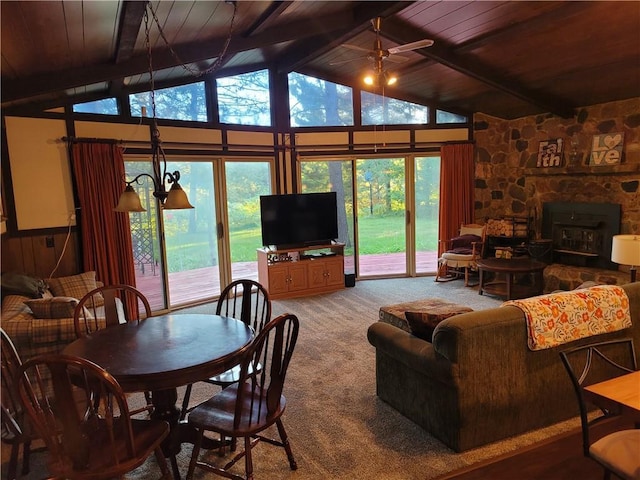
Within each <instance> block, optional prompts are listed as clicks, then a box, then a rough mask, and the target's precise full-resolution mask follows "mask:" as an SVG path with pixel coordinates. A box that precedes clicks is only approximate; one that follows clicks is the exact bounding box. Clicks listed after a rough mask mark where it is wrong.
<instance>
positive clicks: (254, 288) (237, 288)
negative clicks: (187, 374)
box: [180, 279, 271, 420]
mask: <svg viewBox="0 0 640 480" xmlns="http://www.w3.org/2000/svg"><path fill="white" fill-rule="evenodd" d="M216 315H222V316H224V317H231V318H236V319H238V320H242V321H243V322H244V324H245V325H248V326H250V327H251V328H253V331H254V332H255V333H256V334H257V333H259V332H260V330H262V327H263V326H264V325H265V324H266V323H267V322H268V321H269V320H271V300H270V299H269V292H267V290H266V289H265V288H264V286H262V284H260V283H259V282H256V281H255V280H250V279H241V280H235V281H233V282H231V283H230V284H229V285H227V286H226V287H225V288H224V290H222V293H221V294H220V298H219V299H218V304H217V306H216ZM239 378H240V367H239V366H236V367H233V368H230V369H229V370H227V371H225V372H223V373H221V374H219V375H216V376H214V377H211V378H209V379H207V380H204V381H205V382H207V383H210V384H212V385H218V386H220V387H222V388H225V387H228V386H229V385H232V384H234V383H237V382H238V380H239ZM192 388H193V385H192V384H189V385H187V388H186V390H185V393H184V397H183V399H182V409H181V412H180V420H184V419H185V417H186V415H187V413H188V412H189V400H190V398H191V390H192Z"/></svg>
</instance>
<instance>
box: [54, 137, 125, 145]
mask: <svg viewBox="0 0 640 480" xmlns="http://www.w3.org/2000/svg"><path fill="white" fill-rule="evenodd" d="M60 140H62V141H63V142H68V143H107V144H110V145H118V144H122V143H124V140H116V139H113V138H88V137H62V138H61V139H60Z"/></svg>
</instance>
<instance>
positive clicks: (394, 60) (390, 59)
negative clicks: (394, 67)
mask: <svg viewBox="0 0 640 480" xmlns="http://www.w3.org/2000/svg"><path fill="white" fill-rule="evenodd" d="M384 60H385V61H387V62H391V63H404V62H406V61H407V60H409V59H408V58H407V57H403V56H402V55H391V54H390V55H389V56H388V57H384Z"/></svg>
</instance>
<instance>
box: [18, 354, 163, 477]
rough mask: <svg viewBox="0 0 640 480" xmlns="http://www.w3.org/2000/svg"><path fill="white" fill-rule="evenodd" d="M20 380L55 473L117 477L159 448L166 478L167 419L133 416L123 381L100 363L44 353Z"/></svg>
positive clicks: (30, 362)
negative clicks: (46, 383) (164, 445)
mask: <svg viewBox="0 0 640 480" xmlns="http://www.w3.org/2000/svg"><path fill="white" fill-rule="evenodd" d="M45 374H48V375H50V376H51V379H52V384H53V393H50V391H47V389H46V388H45V386H44V382H43V375H45ZM16 381H17V389H18V393H19V395H20V399H21V402H22V405H23V406H24V408H25V411H26V412H27V414H28V416H29V419H30V421H31V423H32V424H33V426H34V428H35V430H36V431H37V432H38V435H39V436H40V438H42V439H43V440H44V443H45V445H46V447H47V450H48V451H49V458H48V463H47V467H48V472H49V474H50V475H51V476H52V477H54V478H69V479H74V480H100V479H108V478H119V477H121V476H122V475H124V474H125V473H127V472H129V471H131V470H133V469H135V468H137V467H139V466H140V465H142V464H143V463H144V462H145V460H146V459H147V457H149V455H151V454H152V453H155V456H156V459H157V461H158V465H159V467H160V470H161V471H162V478H169V475H170V473H169V469H168V467H167V462H166V460H165V457H164V454H163V452H162V448H161V443H162V441H163V440H164V439H165V438H166V437H167V435H168V434H169V424H168V423H167V422H165V421H162V420H151V419H135V418H131V417H130V412H129V407H128V405H127V400H126V397H125V395H124V392H123V391H122V389H121V388H120V385H119V384H118V382H117V381H116V379H115V378H113V377H112V376H111V374H109V372H107V371H106V370H104V369H103V368H101V367H100V366H98V365H96V364H95V363H93V362H90V361H89V360H86V359H83V358H80V357H74V356H70V355H63V354H50V355H41V356H38V357H34V358H32V359H30V360H27V361H26V362H24V363H23V365H22V366H21V367H20V369H19V370H18V375H17V377H16ZM96 399H98V401H96Z"/></svg>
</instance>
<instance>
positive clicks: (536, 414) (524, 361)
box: [367, 282, 640, 452]
mask: <svg viewBox="0 0 640 480" xmlns="http://www.w3.org/2000/svg"><path fill="white" fill-rule="evenodd" d="M622 288H624V290H625V291H626V293H627V295H628V297H629V301H630V311H631V321H632V327H631V328H627V329H624V330H620V331H617V332H613V333H608V334H603V335H598V336H597V337H590V338H586V339H581V340H577V341H574V342H571V343H569V344H566V345H562V346H560V347H555V348H551V349H546V350H538V351H531V350H530V349H529V348H528V346H527V329H526V324H525V318H524V314H523V312H522V311H521V310H520V309H519V308H516V307H513V306H505V307H499V308H492V309H488V310H482V311H474V312H469V313H464V314H460V315H455V316H453V317H450V318H448V319H446V320H444V321H442V322H441V323H440V324H439V325H438V326H437V327H436V329H435V331H434V333H433V343H429V342H427V341H425V340H421V339H420V338H417V337H415V336H414V335H412V334H411V333H409V332H407V331H405V330H403V329H401V328H398V327H397V326H394V325H391V324H389V323H386V322H382V321H378V322H376V323H374V324H372V325H371V326H370V327H369V330H368V333H367V336H368V340H369V343H371V345H373V346H374V347H375V349H376V366H375V367H376V393H377V395H378V396H379V398H380V399H382V400H383V401H385V402H386V403H388V404H389V405H391V406H392V407H393V408H395V409H396V410H398V411H399V412H400V413H402V414H403V415H404V416H406V417H407V418H409V419H410V420H412V421H414V422H415V423H417V424H418V425H420V426H421V427H422V428H424V429H425V430H427V431H428V432H430V433H431V434H432V435H433V436H435V437H436V438H438V439H439V440H441V441H442V442H443V443H444V444H445V445H447V446H448V447H450V448H452V449H453V450H455V451H457V452H460V451H464V450H468V449H472V448H475V447H478V446H481V445H485V444H487V443H491V442H494V441H496V440H500V439H503V438H506V437H510V436H513V435H516V434H519V433H523V432H526V431H529V430H534V429H537V428H542V427H545V426H549V425H552V424H554V423H557V422H560V421H562V420H566V419H569V418H571V417H575V416H577V415H578V406H577V401H576V399H575V393H574V391H573V387H572V385H571V383H570V381H569V377H568V375H567V372H566V371H565V369H564V367H563V365H562V362H561V360H560V356H559V353H558V352H559V351H560V350H562V349H564V348H567V347H568V346H576V345H580V344H582V343H589V342H592V341H593V340H594V339H595V338H597V340H607V339H614V338H621V337H633V339H634V343H635V345H636V353H637V354H638V352H639V351H640V282H636V283H633V284H627V285H623V286H622Z"/></svg>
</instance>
